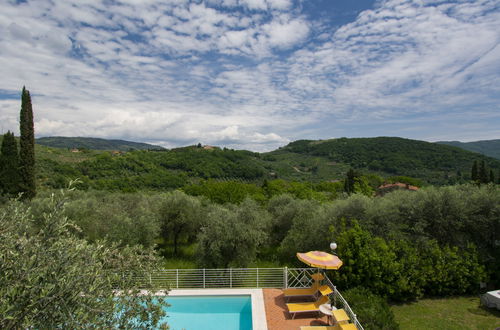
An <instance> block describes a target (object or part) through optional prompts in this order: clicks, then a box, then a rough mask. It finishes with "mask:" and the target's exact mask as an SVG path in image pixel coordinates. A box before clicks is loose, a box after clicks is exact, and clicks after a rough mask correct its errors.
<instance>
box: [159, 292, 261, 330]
mask: <svg viewBox="0 0 500 330" xmlns="http://www.w3.org/2000/svg"><path fill="white" fill-rule="evenodd" d="M167 302H168V303H169V304H170V306H168V307H165V309H164V310H165V312H167V317H166V318H164V319H162V322H167V323H168V325H169V327H170V329H172V330H182V329H186V330H199V329H204V330H215V329H218V330H251V329H252V303H251V298H250V296H249V295H248V296H176V297H168V298H167Z"/></svg>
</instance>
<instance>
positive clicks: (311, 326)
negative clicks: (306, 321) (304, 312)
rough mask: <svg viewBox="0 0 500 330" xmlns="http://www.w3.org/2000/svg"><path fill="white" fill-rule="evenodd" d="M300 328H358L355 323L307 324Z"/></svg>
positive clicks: (307, 329)
mask: <svg viewBox="0 0 500 330" xmlns="http://www.w3.org/2000/svg"><path fill="white" fill-rule="evenodd" d="M300 330H358V328H356V325H354V323H349V324H335V325H306V326H301V327H300Z"/></svg>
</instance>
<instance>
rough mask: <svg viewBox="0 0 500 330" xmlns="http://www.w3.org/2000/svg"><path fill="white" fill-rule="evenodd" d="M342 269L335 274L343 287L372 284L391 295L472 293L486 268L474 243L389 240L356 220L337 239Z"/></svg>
mask: <svg viewBox="0 0 500 330" xmlns="http://www.w3.org/2000/svg"><path fill="white" fill-rule="evenodd" d="M337 242H338V245H339V250H338V253H339V256H340V257H341V259H342V260H344V265H343V266H342V271H339V272H338V273H335V274H334V276H335V278H336V282H337V283H338V285H340V286H342V287H347V288H351V287H356V286H363V287H370V288H371V289H372V291H373V292H375V293H377V294H380V295H382V296H385V297H390V298H391V299H392V300H400V301H405V300H413V299H417V298H420V297H421V296H422V295H423V294H424V293H425V294H428V295H453V294H463V293H471V292H474V291H475V290H476V289H477V286H478V283H479V282H481V281H484V278H485V272H484V267H483V266H482V265H481V264H480V263H479V261H478V257H477V252H476V250H475V248H474V247H473V246H472V245H469V246H468V247H467V249H462V250H461V252H460V254H459V253H458V248H457V247H449V246H443V247H440V246H439V245H438V244H437V243H436V241H433V240H431V241H427V242H424V243H423V244H421V245H422V246H417V247H414V246H411V245H410V243H409V242H407V241H404V240H399V241H389V242H387V241H386V240H384V239H383V238H381V237H373V236H372V235H371V234H370V233H369V232H368V231H366V230H363V229H362V228H361V227H360V226H359V224H358V223H357V222H354V223H353V226H352V228H350V229H349V230H347V231H344V232H342V233H341V234H340V235H339V236H338V239H337Z"/></svg>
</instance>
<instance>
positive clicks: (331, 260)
mask: <svg viewBox="0 0 500 330" xmlns="http://www.w3.org/2000/svg"><path fill="white" fill-rule="evenodd" d="M297 258H299V260H300V261H302V262H303V263H305V264H307V265H309V266H311V267H316V268H321V269H335V270H337V269H339V268H340V267H341V266H342V260H340V259H339V257H337V256H335V255H333V254H330V253H326V252H322V251H310V252H306V253H300V252H297Z"/></svg>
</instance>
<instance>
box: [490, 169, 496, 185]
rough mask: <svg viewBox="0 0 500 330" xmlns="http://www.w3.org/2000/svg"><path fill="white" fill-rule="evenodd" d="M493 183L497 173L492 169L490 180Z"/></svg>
mask: <svg viewBox="0 0 500 330" xmlns="http://www.w3.org/2000/svg"><path fill="white" fill-rule="evenodd" d="M489 181H490V182H491V183H495V173H493V170H491V169H490V180H489Z"/></svg>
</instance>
